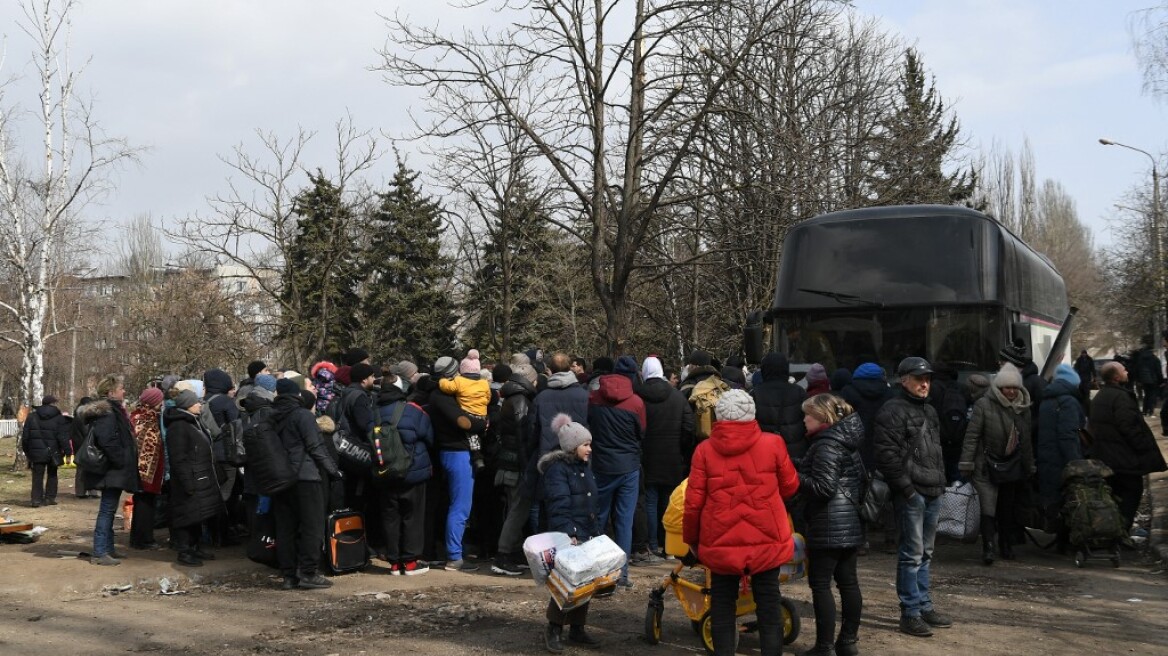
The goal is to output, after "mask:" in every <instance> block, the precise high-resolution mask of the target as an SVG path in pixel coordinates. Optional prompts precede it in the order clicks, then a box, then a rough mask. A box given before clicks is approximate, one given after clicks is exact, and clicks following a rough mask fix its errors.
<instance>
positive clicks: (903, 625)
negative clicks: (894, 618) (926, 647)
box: [900, 615, 933, 638]
mask: <svg viewBox="0 0 1168 656" xmlns="http://www.w3.org/2000/svg"><path fill="white" fill-rule="evenodd" d="M900 632H901V633H907V634H908V635H910V636H916V637H918V638H928V637H929V636H931V635H933V630H932V629H930V628H929V625H928V624H926V623H925V621H924V620H923V619H921V618H919V617H909V616H907V615H905V616H904V617H901V618H900Z"/></svg>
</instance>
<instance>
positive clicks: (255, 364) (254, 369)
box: [247, 360, 268, 380]
mask: <svg viewBox="0 0 1168 656" xmlns="http://www.w3.org/2000/svg"><path fill="white" fill-rule="evenodd" d="M267 368H268V365H266V364H264V361H263V360H252V361H251V362H249V363H247V377H248V378H250V379H252V380H255V377H256V376H258V375H260V372H261V371H263V370H264V369H267Z"/></svg>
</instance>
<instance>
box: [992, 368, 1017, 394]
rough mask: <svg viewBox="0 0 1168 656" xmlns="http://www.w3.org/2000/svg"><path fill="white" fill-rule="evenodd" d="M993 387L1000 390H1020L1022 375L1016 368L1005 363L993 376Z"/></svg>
mask: <svg viewBox="0 0 1168 656" xmlns="http://www.w3.org/2000/svg"><path fill="white" fill-rule="evenodd" d="M994 387H996V388H998V389H1002V388H1003V387H1016V388H1019V389H1021V388H1022V373H1021V372H1019V371H1018V367H1015V366H1014V365H1012V364H1010V363H1009V362H1007V363H1006V364H1004V365H1002V368H1001V369H999V370H998V374H997V375H996V376H994Z"/></svg>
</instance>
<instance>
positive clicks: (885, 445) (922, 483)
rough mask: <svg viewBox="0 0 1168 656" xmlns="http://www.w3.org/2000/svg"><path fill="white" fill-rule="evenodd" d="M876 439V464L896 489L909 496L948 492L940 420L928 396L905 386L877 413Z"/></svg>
mask: <svg viewBox="0 0 1168 656" xmlns="http://www.w3.org/2000/svg"><path fill="white" fill-rule="evenodd" d="M873 439H875V441H876V466H877V468H878V469H879V470H880V473H881V474H883V476H884V480H885V481H886V482H887V483H888V487H889V488H890V489H891V490H892V491H893V492H895V493H899V494H900V495H902V496H904V497H905V498H908V497H911V496H912V493H913V492H914V491H915V492H918V493H920V494H922V495H924V496H926V497H930V498H932V497H939V496H941V495H942V494H943V493H944V492H945V461H944V458H943V457H942V456H941V428H940V422H939V420H938V419H937V411H936V410H934V409H933V406H931V405H929V400H928V399H920V398H917V397H915V396H913V395H911V394H909V393H908V392H907V391H905V390H904V388H901V389H900V393H899V394H898V395H897V396H896V397H895V398H893V399H892V400H890V401H888V402H887V403H885V404H884V407H882V408H881V409H880V412H879V413H877V414H876V422H875V428H874V431H873Z"/></svg>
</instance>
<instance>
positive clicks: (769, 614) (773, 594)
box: [710, 567, 783, 656]
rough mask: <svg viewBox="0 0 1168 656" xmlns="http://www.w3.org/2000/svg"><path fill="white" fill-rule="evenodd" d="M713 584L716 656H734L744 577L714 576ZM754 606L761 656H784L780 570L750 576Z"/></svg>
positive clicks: (711, 609) (711, 587)
mask: <svg viewBox="0 0 1168 656" xmlns="http://www.w3.org/2000/svg"><path fill="white" fill-rule="evenodd" d="M711 579H712V580H711V582H710V624H711V626H710V629H711V633H712V634H713V635H712V637H713V639H714V654H715V655H716V656H733V654H734V651H735V645H736V644H737V642H738V635H737V634H738V624H737V621H736V620H735V619H734V618H735V609H736V606H737V603H738V589H739V587H741V584H742V577H741V576H738V575H735V574H714V575H713V576H712V577H711ZM750 587H751V588H752V589H753V591H754V603H755V604H756V605H757V606H758V610H757V615H758V641H759V647H760V650H761V651H762V656H779V655H780V654H782V653H783V610H782V606H781V605H780V604H779V601H780V599H781V598H782V597H781V596H780V595H779V568H778V567H776V568H774V569H768V570H767V571H765V572H759V573H758V574H752V575H751V576H750Z"/></svg>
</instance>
